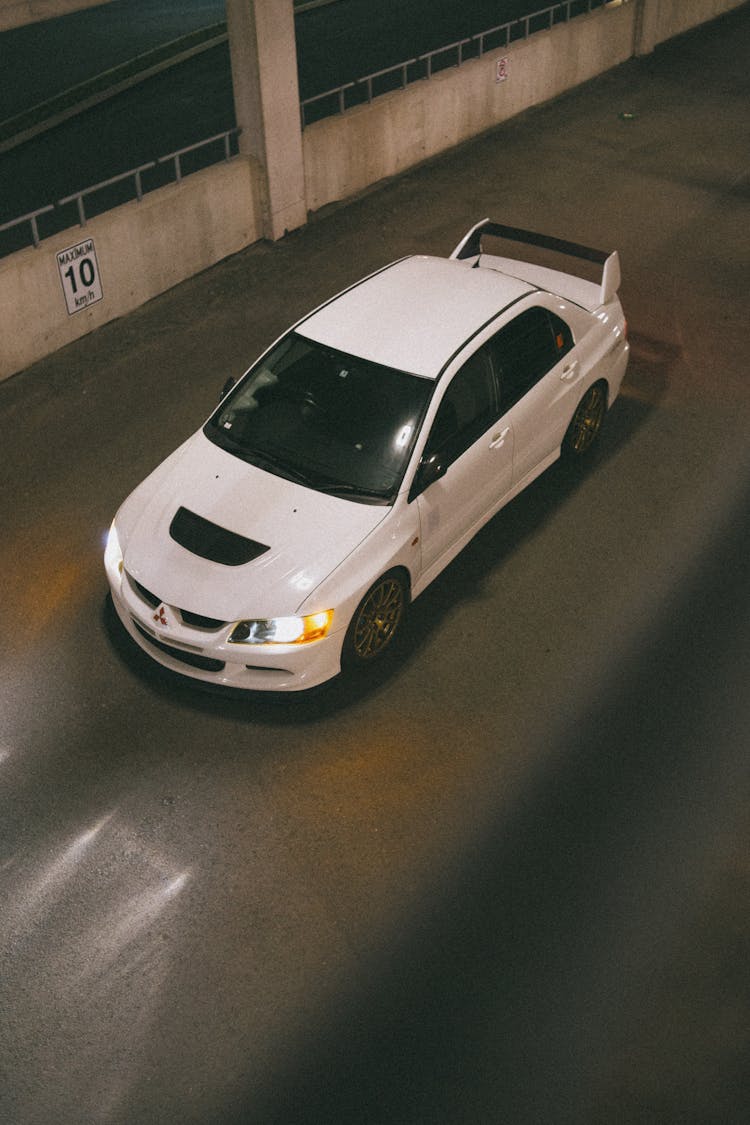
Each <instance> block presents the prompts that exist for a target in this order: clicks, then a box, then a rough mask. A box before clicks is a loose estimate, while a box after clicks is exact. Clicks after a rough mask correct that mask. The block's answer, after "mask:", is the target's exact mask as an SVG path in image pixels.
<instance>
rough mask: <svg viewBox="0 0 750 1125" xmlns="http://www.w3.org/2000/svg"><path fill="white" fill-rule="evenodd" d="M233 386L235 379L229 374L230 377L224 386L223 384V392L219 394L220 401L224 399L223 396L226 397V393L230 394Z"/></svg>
mask: <svg viewBox="0 0 750 1125" xmlns="http://www.w3.org/2000/svg"><path fill="white" fill-rule="evenodd" d="M233 386H234V379H233V378H232V376H231V375H230V376H229V378H228V379H227V381H226V383H225V384H224V386H223V387H222V388H221V392H220V394H219V402H221V400H222V399H223V398H224V397H225V396H226V395H228V394H229V392H230V391H231V389H232V387H233Z"/></svg>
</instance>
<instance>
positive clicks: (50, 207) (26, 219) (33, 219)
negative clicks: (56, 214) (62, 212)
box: [0, 203, 55, 246]
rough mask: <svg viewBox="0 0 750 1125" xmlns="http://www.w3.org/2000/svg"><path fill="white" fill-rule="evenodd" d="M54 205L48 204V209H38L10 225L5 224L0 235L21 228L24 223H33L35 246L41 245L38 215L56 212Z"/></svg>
mask: <svg viewBox="0 0 750 1125" xmlns="http://www.w3.org/2000/svg"><path fill="white" fill-rule="evenodd" d="M54 209H55V205H54V203H48V204H47V206H46V207H38V208H37V210H36V211H29V212H28V214H27V215H21V216H20V218H18V219H11V220H10V222H9V223H3V224H2V226H0V233H2V232H3V231H4V230H12V229H13V227H20V226H21V224H22V223H31V237H32V238H33V240H34V245H35V246H38V245H39V224H38V223H37V221H36V220H37V216H38V215H46V214H47V212H48V211H54Z"/></svg>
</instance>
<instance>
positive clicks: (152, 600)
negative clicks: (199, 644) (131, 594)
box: [128, 574, 229, 631]
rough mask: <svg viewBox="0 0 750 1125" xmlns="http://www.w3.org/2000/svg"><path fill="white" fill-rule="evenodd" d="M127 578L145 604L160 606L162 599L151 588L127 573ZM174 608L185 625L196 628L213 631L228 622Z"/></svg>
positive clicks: (177, 607)
mask: <svg viewBox="0 0 750 1125" xmlns="http://www.w3.org/2000/svg"><path fill="white" fill-rule="evenodd" d="M128 578H129V579H130V582H131V583H132V585H133V586H135V588H136V590H137V591H138V593H139V594H140V595H141V597H142V598H143V600H144V602H147V604H148V605H150V606H151V608H152V609H156V608H157V606H160V605H161V604H162V601H163V599H162V598H158V597H157V596H156V594H153V593H152V592H151V590H148V589H147V588H146V587H145V586H144V585H143V584H142V583H141V582H138V580H137V579H135V578H133V575H132V574H128ZM175 608H176V609H178V610H179V613H180V617H181V618H182V620H183V621H184V623H185V624H186V625H193V626H194V627H195V628H196V629H211V630H213V631H215V630H216V629H221V628H222V627H223V626H224V625H228V624H229V623H228V622H227V621H221V620H219V618H218V617H206V616H205V615H204V614H202V613H193V612H192V611H191V610H189V609H180V607H179V606H176V607H175Z"/></svg>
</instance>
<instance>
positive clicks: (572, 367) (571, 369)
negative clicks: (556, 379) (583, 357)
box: [560, 359, 578, 383]
mask: <svg viewBox="0 0 750 1125" xmlns="http://www.w3.org/2000/svg"><path fill="white" fill-rule="evenodd" d="M577 370H578V360H577V359H574V360H573V362H572V363H569V364H568V365H567V367H563V369H562V371H561V373H560V378H561V379H563V380H564V381H565V382H566V383H569V382H570V380H571V379H572V378H573V376H574V375H575V373H576V371H577Z"/></svg>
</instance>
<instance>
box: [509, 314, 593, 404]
mask: <svg viewBox="0 0 750 1125" xmlns="http://www.w3.org/2000/svg"><path fill="white" fill-rule="evenodd" d="M490 346H491V349H492V360H493V363H494V365H495V372H496V374H497V378H498V383H499V386H500V409H501V411H502V412H503V413H504V412H505V411H506V410H508V409H509V408H510V407H511V406H513V404H514V403H516V402H518V400H519V399H520V398H522V397H523V396H524V395H525V394H526V392H527V391H528V390H530V389H531V388H532V387H533V386H534V384H535V383H538V382H539V380H540V379H541V378H542V376H543V375H546V374H547V372H548V371H549V370H550V368H552V367H554V366H555V364H556V363H558V362H559V360H561V359H562V357H563V356H564V355H565V353H566V352H568V351H570V349H571V348H572V347H573V336H572V333H571V331H570V328H569V327H568V325H567V324H566V323H565V321H563V320H561V319H560V317H559V316H557V315H556V314H555V313H553V312H549V311H548V310H547V309H542V308H535V309H527V311H526V312H523V313H521V315H520V316H517V317H516V319H515V320H513V321H511V323H510V324H508V325H506V327H505V328H503V329H501V331H500V332H498V334H497V336H495V337H494V339H493V340H492V341H491V342H490Z"/></svg>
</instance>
